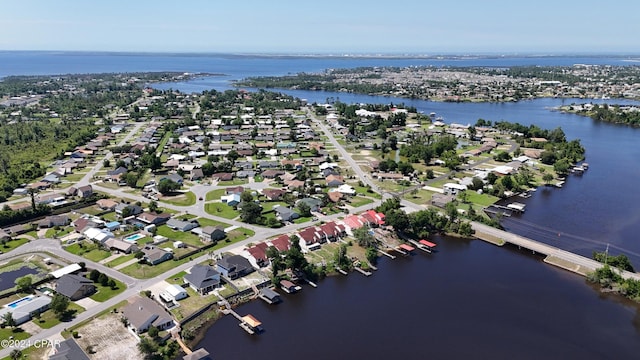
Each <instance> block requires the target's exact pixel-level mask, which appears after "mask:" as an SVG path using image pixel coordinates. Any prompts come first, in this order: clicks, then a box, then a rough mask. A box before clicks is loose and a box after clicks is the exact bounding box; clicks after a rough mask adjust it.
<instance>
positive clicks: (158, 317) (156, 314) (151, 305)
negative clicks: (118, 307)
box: [122, 297, 174, 334]
mask: <svg viewBox="0 0 640 360" xmlns="http://www.w3.org/2000/svg"><path fill="white" fill-rule="evenodd" d="M122 315H123V317H124V318H125V319H127V322H128V323H129V327H130V328H131V330H133V331H134V332H136V333H138V334H140V333H143V332H145V331H147V330H148V329H149V327H151V326H154V327H156V328H157V329H158V330H167V329H170V328H172V327H173V326H174V322H173V318H172V317H171V314H169V313H168V312H167V311H166V310H165V309H163V308H162V307H161V306H160V305H159V304H158V303H156V302H155V301H153V300H151V299H149V298H147V297H136V299H135V300H134V301H133V302H132V303H130V304H129V305H127V306H125V307H124V309H123V310H122Z"/></svg>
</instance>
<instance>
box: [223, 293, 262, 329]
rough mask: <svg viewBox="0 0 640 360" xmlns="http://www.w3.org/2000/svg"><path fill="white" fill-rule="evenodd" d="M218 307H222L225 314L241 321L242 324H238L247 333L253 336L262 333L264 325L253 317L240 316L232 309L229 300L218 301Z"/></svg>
mask: <svg viewBox="0 0 640 360" xmlns="http://www.w3.org/2000/svg"><path fill="white" fill-rule="evenodd" d="M218 306H220V311H222V313H223V314H225V315H231V316H233V317H234V318H236V319H238V321H240V324H238V326H240V327H241V328H242V329H243V330H244V331H246V332H247V333H249V334H251V335H253V334H255V333H258V332H260V331H262V323H261V322H260V321H259V320H258V319H256V318H255V317H253V316H252V315H246V316H240V314H238V313H237V312H235V310H233V309H232V308H231V305H230V304H229V302H228V301H227V300H224V299H223V300H220V301H218Z"/></svg>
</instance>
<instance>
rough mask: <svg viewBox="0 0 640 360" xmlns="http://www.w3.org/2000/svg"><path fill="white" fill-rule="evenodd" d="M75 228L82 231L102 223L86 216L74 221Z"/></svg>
mask: <svg viewBox="0 0 640 360" xmlns="http://www.w3.org/2000/svg"><path fill="white" fill-rule="evenodd" d="M72 225H73V228H74V229H75V230H76V231H77V232H79V233H81V232H83V231H84V229H86V228H88V227H96V228H97V227H99V226H100V224H98V223H97V222H95V221H93V220H92V219H87V218H84V217H81V218H78V219H77V220H76V221H74V222H73V223H72Z"/></svg>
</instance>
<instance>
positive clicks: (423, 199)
mask: <svg viewBox="0 0 640 360" xmlns="http://www.w3.org/2000/svg"><path fill="white" fill-rule="evenodd" d="M433 194H435V192H433V191H429V190H424V189H420V190H418V192H417V193H416V194H415V195H414V194H412V193H407V194H405V195H404V197H403V198H404V199H406V200H409V201H411V202H412V203H414V204H428V203H429V202H430V201H431V197H432V196H433Z"/></svg>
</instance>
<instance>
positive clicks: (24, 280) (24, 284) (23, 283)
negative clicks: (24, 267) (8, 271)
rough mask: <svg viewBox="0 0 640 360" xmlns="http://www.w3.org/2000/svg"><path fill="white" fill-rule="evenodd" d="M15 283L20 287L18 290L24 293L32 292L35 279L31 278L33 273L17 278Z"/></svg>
mask: <svg viewBox="0 0 640 360" xmlns="http://www.w3.org/2000/svg"><path fill="white" fill-rule="evenodd" d="M15 284H16V286H17V287H18V291H20V292H24V293H26V292H30V291H31V287H32V286H33V279H32V278H31V275H25V276H22V277H19V278H17V279H16V281H15Z"/></svg>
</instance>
